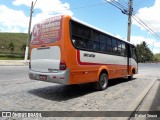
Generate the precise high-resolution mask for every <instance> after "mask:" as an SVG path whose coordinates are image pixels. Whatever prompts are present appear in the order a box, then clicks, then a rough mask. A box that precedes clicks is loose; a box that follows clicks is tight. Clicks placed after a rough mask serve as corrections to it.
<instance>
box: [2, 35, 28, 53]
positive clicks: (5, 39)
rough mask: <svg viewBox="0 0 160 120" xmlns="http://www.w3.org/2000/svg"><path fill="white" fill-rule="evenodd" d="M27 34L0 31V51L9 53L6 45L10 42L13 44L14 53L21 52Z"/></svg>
mask: <svg viewBox="0 0 160 120" xmlns="http://www.w3.org/2000/svg"><path fill="white" fill-rule="evenodd" d="M27 37H28V35H27V34H26V33H0V53H1V54H2V53H3V54H9V53H10V50H9V49H8V46H9V44H10V42H13V43H14V45H15V50H14V53H17V54H22V53H23V51H22V50H21V47H22V45H23V44H25V43H26V40H27Z"/></svg>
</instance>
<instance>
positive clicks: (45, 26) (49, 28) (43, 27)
mask: <svg viewBox="0 0 160 120" xmlns="http://www.w3.org/2000/svg"><path fill="white" fill-rule="evenodd" d="M61 34H62V16H56V17H52V18H49V19H46V20H44V21H42V22H41V23H39V24H36V25H35V26H34V27H33V31H32V38H31V44H33V45H39V44H49V43H54V42H56V41H59V40H60V39H61Z"/></svg>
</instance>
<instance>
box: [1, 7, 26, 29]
mask: <svg viewBox="0 0 160 120" xmlns="http://www.w3.org/2000/svg"><path fill="white" fill-rule="evenodd" d="M17 15H18V16H17ZM0 18H1V19H0V24H1V25H3V28H1V29H2V30H4V28H6V30H5V31H9V30H11V31H12V32H13V30H15V32H17V31H19V30H20V28H25V27H27V23H28V17H26V16H25V14H24V12H23V11H19V10H13V9H10V8H8V7H7V6H5V5H0Z"/></svg>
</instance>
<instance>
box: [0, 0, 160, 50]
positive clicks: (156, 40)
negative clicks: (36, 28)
mask: <svg viewBox="0 0 160 120" xmlns="http://www.w3.org/2000/svg"><path fill="white" fill-rule="evenodd" d="M32 1H33V2H34V11H33V17H32V26H33V25H34V24H36V23H37V22H40V21H42V20H44V19H46V18H49V17H52V16H54V15H57V14H68V15H71V16H73V17H75V18H77V19H79V20H81V21H84V22H86V23H88V24H90V25H92V26H95V27H97V28H99V29H102V30H104V31H106V32H108V33H111V34H112V35H115V36H117V37H119V38H122V39H125V40H126V39H127V25H128V16H127V15H126V14H123V13H122V12H121V10H119V9H117V8H116V7H114V6H113V5H111V4H109V3H108V2H106V1H105V0H37V2H36V0H0V32H15V33H16V32H23V33H27V32H28V25H29V16H30V6H31V2H32ZM108 1H109V2H112V3H113V0H108ZM115 1H117V2H119V3H121V4H123V6H124V8H123V9H128V0H115ZM159 9H160V0H133V14H134V16H135V17H136V18H138V19H140V20H141V21H143V22H144V23H145V24H146V25H147V26H148V27H149V28H151V30H152V31H154V33H156V35H157V36H160V12H159V11H160V10H159ZM142 41H146V43H147V45H148V47H149V48H150V50H151V51H153V53H160V37H155V36H154V35H152V34H151V33H150V32H149V31H147V30H146V29H144V27H142V25H140V24H139V23H138V22H136V20H135V19H134V18H132V29H131V43H133V44H135V45H136V44H140V43H141V42H142Z"/></svg>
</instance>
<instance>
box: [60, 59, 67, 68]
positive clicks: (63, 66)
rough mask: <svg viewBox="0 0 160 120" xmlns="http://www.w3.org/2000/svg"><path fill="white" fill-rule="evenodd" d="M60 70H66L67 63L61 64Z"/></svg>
mask: <svg viewBox="0 0 160 120" xmlns="http://www.w3.org/2000/svg"><path fill="white" fill-rule="evenodd" d="M60 70H66V63H65V62H64V61H61V62H60Z"/></svg>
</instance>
